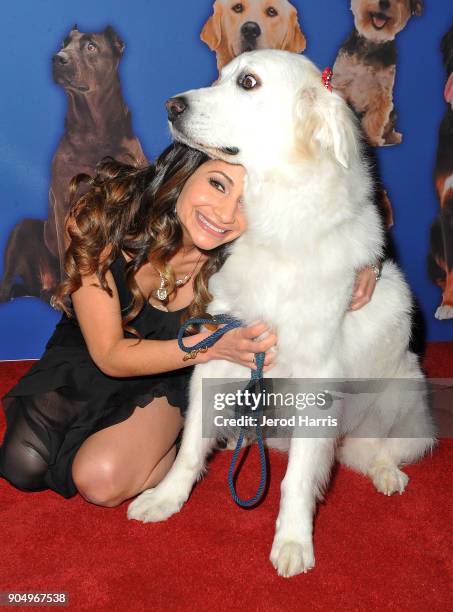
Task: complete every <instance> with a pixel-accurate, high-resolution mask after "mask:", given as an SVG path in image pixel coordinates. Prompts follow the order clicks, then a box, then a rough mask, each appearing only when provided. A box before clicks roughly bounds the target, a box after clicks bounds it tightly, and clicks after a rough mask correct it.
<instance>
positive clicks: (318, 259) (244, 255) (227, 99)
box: [128, 50, 435, 576]
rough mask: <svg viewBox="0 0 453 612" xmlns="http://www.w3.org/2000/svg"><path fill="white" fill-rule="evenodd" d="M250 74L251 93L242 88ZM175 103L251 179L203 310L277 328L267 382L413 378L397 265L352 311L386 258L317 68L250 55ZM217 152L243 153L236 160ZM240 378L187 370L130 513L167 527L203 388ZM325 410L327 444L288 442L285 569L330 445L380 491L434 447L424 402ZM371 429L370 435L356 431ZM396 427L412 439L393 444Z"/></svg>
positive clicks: (278, 539) (350, 145) (307, 544)
mask: <svg viewBox="0 0 453 612" xmlns="http://www.w3.org/2000/svg"><path fill="white" fill-rule="evenodd" d="M244 74H253V75H255V76H257V77H258V78H259V80H260V82H261V85H260V86H259V87H257V88H254V89H252V90H244V89H242V88H241V87H240V86H239V85H238V77H241V76H243V75H244ZM181 95H183V96H184V97H185V99H186V101H187V102H188V108H187V109H186V111H185V112H184V113H183V114H182V115H181V117H180V118H179V119H178V120H177V121H176V122H174V124H173V126H172V130H173V132H174V135H175V136H176V138H177V139H179V140H182V141H184V142H186V143H188V144H190V145H192V146H196V147H197V148H201V149H203V150H205V151H207V152H208V153H209V154H211V155H212V156H213V157H218V158H223V159H225V160H226V161H234V162H238V163H241V164H243V165H244V166H245V168H246V170H247V177H246V183H245V191H244V200H245V203H246V213H247V218H248V229H247V231H246V232H245V233H244V234H243V235H242V236H241V237H239V238H238V239H237V240H236V241H235V242H234V243H233V244H232V247H231V253H230V255H229V257H228V259H227V261H226V262H225V264H224V265H223V267H222V269H221V270H220V271H219V272H218V273H217V274H216V275H215V276H213V277H212V278H211V282H210V290H211V291H212V292H213V294H214V296H215V297H214V300H213V302H212V303H211V304H210V305H209V312H210V313H211V314H215V313H220V312H229V313H231V314H232V315H234V316H235V317H238V318H240V319H242V320H244V321H246V322H251V321H254V320H257V319H262V320H264V321H266V322H267V323H268V324H269V325H270V326H272V327H274V328H275V329H276V331H277V337H278V355H277V363H276V365H275V366H274V367H273V368H271V370H270V371H269V372H267V373H266V375H265V376H267V377H273V378H278V377H297V378H302V377H304V378H322V377H324V378H341V377H347V378H416V379H419V380H423V374H422V372H421V370H420V367H419V364H418V360H417V357H416V356H415V355H414V354H413V353H411V352H410V351H409V350H408V342H409V338H410V324H411V316H410V313H411V308H412V304H411V295H410V291H409V288H408V286H407V284H406V282H405V281H404V279H403V276H402V274H401V272H400V271H399V269H398V268H397V266H396V265H395V264H394V263H393V262H390V261H387V262H386V263H385V264H384V267H383V272H382V278H381V280H380V281H379V282H378V283H377V285H376V289H375V291H374V294H373V298H372V300H371V302H370V303H368V304H367V305H366V306H364V307H363V308H361V309H360V310H357V311H348V305H349V301H350V298H351V294H352V291H353V284H354V279H355V275H356V272H357V271H358V270H359V269H360V268H362V267H363V266H365V265H367V264H370V263H371V262H374V261H375V260H376V258H377V257H378V256H380V255H381V253H382V250H383V229H382V226H381V222H380V219H379V215H378V213H377V211H376V210H375V207H374V205H373V204H372V202H371V191H372V184H371V179H370V174H369V171H368V168H367V166H366V164H365V162H364V161H363V158H362V156H361V147H360V139H359V135H358V132H357V128H356V123H355V119H354V117H353V115H352V113H351V112H350V110H349V109H348V107H347V105H346V103H345V102H344V101H343V99H342V98H341V97H340V96H339V95H337V94H336V93H335V92H333V93H331V92H329V91H328V90H327V89H326V88H324V87H323V85H322V84H321V76H320V72H319V70H318V69H317V68H316V67H315V66H314V65H313V64H312V63H311V62H310V61H309V60H308V59H307V58H306V57H303V56H300V55H296V54H292V53H289V52H286V51H276V50H265V51H254V52H250V53H246V54H243V55H241V56H239V57H237V58H235V59H234V60H233V61H232V62H231V63H230V64H228V65H227V66H225V68H224V69H223V71H222V73H221V79H220V80H219V81H218V82H217V84H216V85H215V86H212V87H209V88H204V89H200V90H191V91H189V92H186V93H184V94H181ZM225 147H238V148H239V153H238V154H237V155H235V156H231V155H229V154H227V153H225V152H224V148H225ZM248 377H249V370H247V369H246V368H244V367H242V366H239V365H237V364H233V363H231V362H229V361H219V360H217V361H216V360H214V361H210V362H208V363H206V364H203V365H198V366H196V368H195V371H194V374H193V377H192V379H191V385H190V406H189V411H188V414H187V419H186V425H185V429H184V436H183V440H182V445H181V448H180V451H179V453H178V455H177V457H176V461H175V463H174V465H173V466H172V468H171V470H170V472H169V473H168V475H167V476H166V478H165V479H164V480H163V482H162V483H160V484H159V485H158V486H157V487H156V488H154V489H150V490H148V491H145V492H143V493H142V494H141V495H140V496H138V497H137V498H136V499H135V500H134V501H133V502H132V503H131V505H130V506H129V508H128V517H129V518H130V519H131V518H132V519H137V520H141V521H143V522H149V521H161V520H164V519H166V518H168V517H169V516H171V515H172V514H174V513H175V512H178V511H179V509H180V508H181V506H182V504H183V503H184V502H185V501H186V500H187V498H188V496H189V494H190V491H191V489H192V486H193V484H194V482H195V481H196V480H197V478H198V477H199V476H200V474H201V473H202V471H203V468H204V465H205V458H206V455H207V454H208V452H209V451H210V450H211V449H212V447H213V445H214V442H215V441H214V439H212V438H209V439H207V438H203V437H202V419H201V407H202V401H201V397H202V379H203V378H235V379H238V378H243V379H247V378H248ZM335 404H338V405H334V406H333V407H332V408H331V410H330V414H336V415H337V416H338V417H339V418H340V428H339V431H338V439H337V440H335V439H334V438H333V437H332V438H293V439H292V440H291V441H290V448H289V462H288V469H287V472H286V475H285V478H284V480H283V482H282V485H281V491H282V495H281V504H280V513H279V516H278V519H277V522H276V533H275V538H274V542H273V546H272V551H271V556H270V558H271V561H272V563H273V564H274V566H275V568H276V569H277V571H278V573H279V574H280V575H283V576H292V575H295V574H298V573H300V572H304V571H307V570H308V569H310V568H311V567H313V565H314V562H315V561H314V554H313V545H312V521H313V513H314V510H315V504H316V499H317V498H319V497H320V496H321V494H322V490H323V488H324V487H325V486H326V485H327V483H328V480H329V474H330V469H331V466H332V463H333V461H334V454H335V446H336V442H338V440H341V441H342V444H341V446H338V448H337V458H338V459H339V460H340V461H341V462H342V463H344V464H346V465H348V466H350V467H352V468H354V469H356V470H358V471H360V472H363V473H364V474H366V475H368V476H370V477H371V479H372V481H373V483H374V485H375V486H376V488H377V489H378V490H379V491H381V492H382V493H385V494H387V495H390V494H392V493H394V492H395V491H399V492H400V493H402V492H403V490H404V488H405V486H406V484H407V481H408V477H407V476H406V475H405V474H404V473H403V472H402V471H400V469H399V467H398V466H399V465H400V464H401V463H406V462H410V461H413V460H415V459H417V458H419V457H421V456H422V455H423V454H424V453H425V452H426V451H427V450H428V449H430V448H431V447H432V446H433V444H434V442H435V438H434V429H433V426H432V423H431V419H430V416H429V413H428V410H427V406H426V405H425V403H424V402H423V401H422V402H421V403H420V401H419V403H418V404H416V405H408V403H407V402H405V403H404V404H401V403H400V402H399V400H398V394H397V393H392V392H386V393H383V394H381V395H379V397H378V399H377V401H375V402H374V404H372V405H369V404H370V402H367V400H366V398H364V399H363V400H362V399H360V402H359V403H357V402H353V406H349V405H348V404H346V405H342V402H341V401H340V400H338V401H337V402H335ZM371 423H373V425H371ZM370 425H371V426H372V427H374V429H373V431H374V432H375V436H376V437H374V438H370V437H363V438H360V437H357V436H360V432H364V431H366V428H367V427H370ZM362 428H363V429H362ZM369 431H370V429H368V432H369ZM397 431H399V432H400V435H404V436H410V437H401V438H397V437H393V436H394V435H395V433H394V432H397ZM368 435H369V434H368ZM397 435H398V434H397ZM270 442H271V443H272V440H270Z"/></svg>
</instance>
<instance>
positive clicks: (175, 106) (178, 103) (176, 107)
mask: <svg viewBox="0 0 453 612" xmlns="http://www.w3.org/2000/svg"><path fill="white" fill-rule="evenodd" d="M165 107H166V109H167V115H168V120H169V121H170V122H171V123H174V122H175V121H176V119H179V117H181V115H182V114H183V112H184V111H185V110H186V109H187V108H188V107H189V104H188V103H187V100H186V98H184V97H183V96H177V97H176V98H169V99H168V100H167V101H166V102H165Z"/></svg>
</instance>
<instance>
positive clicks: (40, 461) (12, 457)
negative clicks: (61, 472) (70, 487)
mask: <svg viewBox="0 0 453 612" xmlns="http://www.w3.org/2000/svg"><path fill="white" fill-rule="evenodd" d="M14 409H15V414H14V418H11V419H10V418H8V421H9V425H8V427H7V429H6V433H5V437H4V440H3V444H2V446H1V447H0V476H3V478H6V479H7V480H8V481H9V482H10V483H11V484H12V485H14V486H15V487H16V488H18V489H21V490H24V491H42V490H44V489H47V488H48V487H47V486H46V485H45V484H44V480H43V478H44V475H45V474H46V472H47V467H48V464H49V451H48V449H47V448H46V446H45V445H44V444H43V442H42V441H41V440H40V439H39V438H38V436H37V435H36V433H35V432H34V431H33V428H32V427H31V426H30V423H29V422H28V420H27V418H26V417H25V414H24V411H23V410H20V404H19V402H17V403H16V404H15V405H14ZM35 416H36V415H35ZM28 417H29V418H30V415H28Z"/></svg>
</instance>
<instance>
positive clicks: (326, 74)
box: [321, 68, 333, 91]
mask: <svg viewBox="0 0 453 612" xmlns="http://www.w3.org/2000/svg"><path fill="white" fill-rule="evenodd" d="M332 75H333V72H332V68H325V69H324V70H323V71H322V75H321V81H322V84H323V85H324V87H325V88H326V89H328V90H329V91H332V85H331V83H330V81H331V80H332Z"/></svg>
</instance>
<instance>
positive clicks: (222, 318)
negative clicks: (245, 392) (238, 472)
mask: <svg viewBox="0 0 453 612" xmlns="http://www.w3.org/2000/svg"><path fill="white" fill-rule="evenodd" d="M203 323H211V324H221V323H225V324H226V325H225V327H222V328H220V329H217V330H216V331H215V332H213V333H212V334H211V335H210V336H208V337H207V338H205V339H204V340H201V341H200V342H198V343H197V344H195V345H193V346H190V347H188V346H184V344H183V341H182V338H183V334H184V332H185V330H186V328H187V327H189V325H193V324H203ZM242 325H243V323H242V321H240V320H239V319H235V318H234V317H231V316H230V315H227V314H218V315H215V316H214V317H213V318H212V319H202V318H197V317H194V318H192V319H188V320H187V321H184V323H183V324H182V325H181V327H180V329H179V333H178V345H179V348H180V349H182V350H183V351H185V352H186V353H190V352H191V351H194V350H197V349H202V348H204V347H206V348H208V347H210V346H212V345H213V344H215V342H217V340H218V339H219V338H220V337H221V336H223V334H226V332H228V331H230V330H231V329H235V328H236V327H242ZM255 362H256V370H251V376H250V382H252V381H257V382H258V384H259V385H260V389H261V390H262V389H263V364H264V353H255ZM261 397H263V396H261ZM235 412H236V414H237V405H236V406H235ZM258 415H259V412H258V414H257V417H258ZM256 434H257V441H258V449H259V455H260V467H261V477H260V482H259V485H258V488H257V491H256V493H255V495H253V497H251V498H250V499H242V498H240V497H239V495H238V494H237V493H236V488H235V485H234V472H235V469H236V463H237V460H238V457H239V452H240V450H241V446H242V442H243V439H244V427H241V428H240V432H239V438H238V441H237V444H236V448H235V449H234V453H233V457H232V459H231V464H230V469H229V470H228V487H229V489H230V493H231V497H232V498H233V499H234V501H235V502H236V503H237V504H238V505H239V506H242V507H243V508H250V507H251V506H253V505H255V504H256V502H257V501H258V500H259V499H260V497H261V496H262V494H263V491H264V487H265V486H266V480H267V466H266V453H265V450H264V442H263V434H262V431H261V426H260V425H259V420H258V418H257V425H256Z"/></svg>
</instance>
